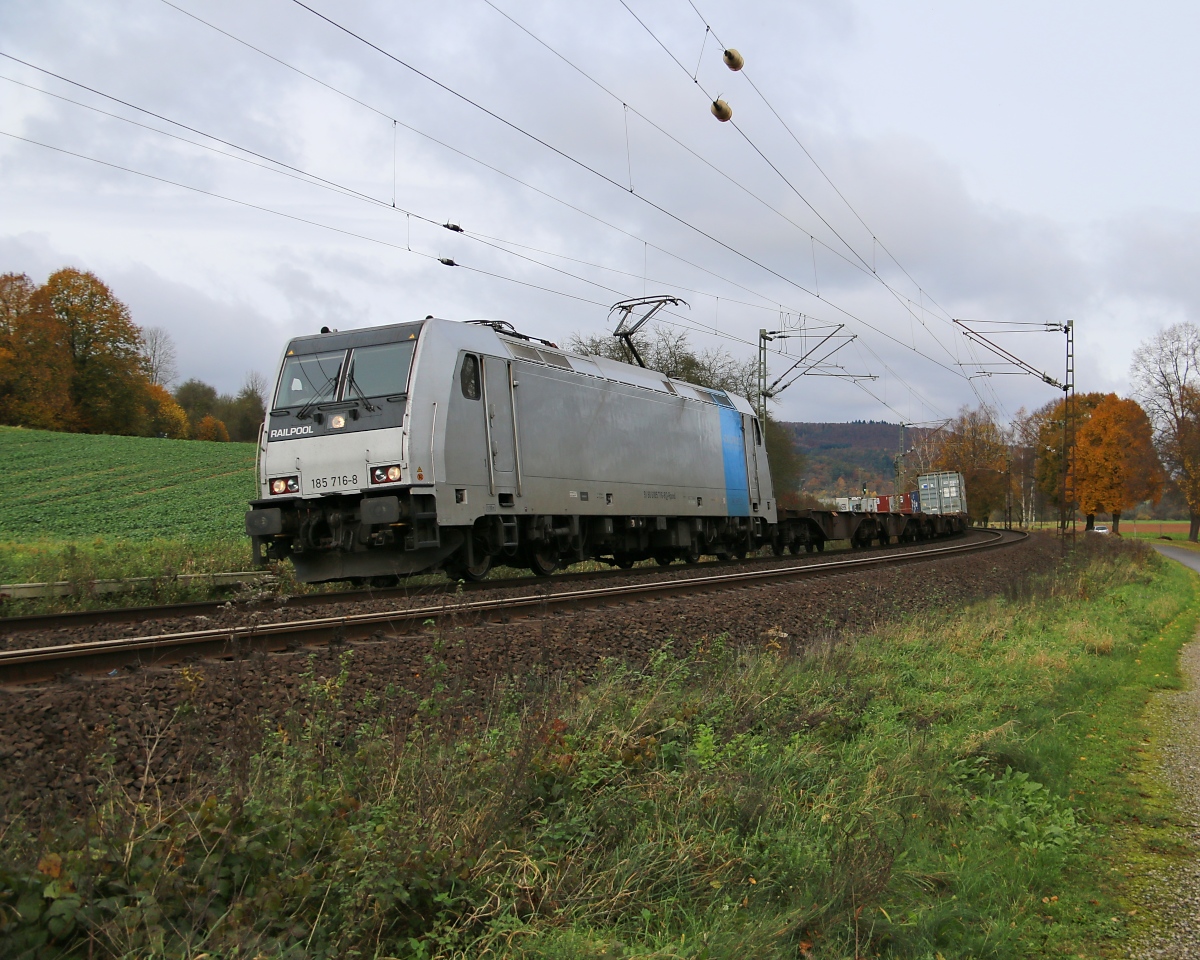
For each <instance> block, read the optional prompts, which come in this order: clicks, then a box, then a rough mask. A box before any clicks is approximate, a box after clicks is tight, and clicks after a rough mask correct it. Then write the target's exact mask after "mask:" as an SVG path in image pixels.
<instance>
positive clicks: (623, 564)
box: [613, 553, 633, 570]
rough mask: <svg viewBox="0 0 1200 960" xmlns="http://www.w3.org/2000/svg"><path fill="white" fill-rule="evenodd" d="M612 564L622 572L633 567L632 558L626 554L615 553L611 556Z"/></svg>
mask: <svg viewBox="0 0 1200 960" xmlns="http://www.w3.org/2000/svg"><path fill="white" fill-rule="evenodd" d="M613 563H615V564H616V565H617V566H618V567H620V568H621V569H622V570H628V569H630V568H631V567H632V566H633V557H631V556H629V554H627V553H617V554H614V555H613Z"/></svg>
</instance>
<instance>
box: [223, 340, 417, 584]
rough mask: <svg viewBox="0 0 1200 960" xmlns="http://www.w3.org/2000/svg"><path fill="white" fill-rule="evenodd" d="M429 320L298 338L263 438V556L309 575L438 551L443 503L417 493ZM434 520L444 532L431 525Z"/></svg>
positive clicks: (338, 574)
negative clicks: (417, 382) (412, 445)
mask: <svg viewBox="0 0 1200 960" xmlns="http://www.w3.org/2000/svg"><path fill="white" fill-rule="evenodd" d="M421 329H422V324H420V323H413V324H397V325H393V326H389V327H380V328H374V329H371V330H362V331H350V332H347V333H336V332H334V333H323V334H321V335H319V336H313V337H301V338H298V339H296V340H293V341H292V342H291V343H289V344H288V346H287V349H286V350H285V352H284V356H283V361H282V363H281V364H280V373H279V379H278V381H277V383H276V386H275V394H274V398H273V403H272V405H271V409H270V411H269V413H268V414H267V420H266V423H265V424H264V425H263V432H262V437H261V439H260V441H259V456H258V483H259V499H257V500H254V501H252V502H251V509H250V511H249V512H248V513H247V514H246V533H247V535H249V536H250V538H251V541H252V543H253V546H254V556H255V561H256V562H257V563H259V564H263V563H266V562H267V561H268V560H284V559H290V560H291V561H292V563H293V565H294V567H295V569H296V575H297V577H298V578H299V579H300V580H302V581H306V582H317V581H324V580H340V579H360V578H361V579H369V578H374V577H381V576H395V575H398V574H403V573H407V572H410V571H411V570H415V569H421V568H423V567H425V566H428V565H429V564H430V562H431V561H432V562H436V560H437V559H438V556H437V554H438V553H439V552H440V551H439V550H438V539H439V538H438V534H437V529H436V520H435V519H433V521H432V523H431V522H430V521H431V518H430V517H429V516H427V514H429V513H433V512H434V511H433V507H432V504H426V503H424V500H426V499H429V500H432V498H431V497H430V498H424V497H421V496H420V495H418V494H414V492H413V490H412V487H413V484H414V483H415V484H422V483H423V482H424V481H425V477H424V476H423V473H424V470H425V468H424V466H423V465H420V466H418V467H416V468H415V469H410V466H409V458H408V441H409V433H410V430H411V423H410V409H411V404H410V402H409V390H410V383H411V381H412V378H413V374H414V370H415V367H416V364H417V359H418V348H419V346H420V342H421V341H420V333H421ZM431 527H432V531H430V528H431Z"/></svg>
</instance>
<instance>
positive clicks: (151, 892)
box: [0, 541, 1195, 958]
mask: <svg viewBox="0 0 1200 960" xmlns="http://www.w3.org/2000/svg"><path fill="white" fill-rule="evenodd" d="M1193 594H1194V587H1193V581H1192V579H1191V577H1190V576H1189V575H1188V574H1186V573H1185V572H1184V571H1183V570H1181V569H1180V568H1178V567H1177V566H1175V565H1168V564H1166V563H1165V562H1164V561H1161V560H1159V559H1158V558H1157V557H1155V556H1153V555H1151V554H1150V552H1149V551H1146V550H1139V549H1137V548H1130V547H1126V546H1124V545H1122V544H1119V543H1112V542H1108V541H1105V542H1102V543H1095V544H1092V543H1086V544H1081V545H1080V548H1079V549H1078V551H1077V553H1076V555H1075V556H1074V557H1073V558H1072V560H1071V561H1070V562H1068V563H1065V564H1063V565H1061V566H1059V567H1058V568H1057V569H1055V570H1054V571H1053V572H1052V573H1050V574H1049V575H1046V576H1042V577H1035V578H1034V579H1033V580H1031V581H1028V582H1026V583H1024V584H1022V583H1020V582H1015V583H1014V589H1012V590H1010V591H1009V594H1008V595H1007V596H1003V597H994V598H992V599H990V600H984V601H980V602H977V603H974V604H971V605H969V606H967V607H965V608H962V609H958V610H953V611H942V612H933V611H930V610H928V609H926V610H924V611H923V612H922V613H921V614H920V615H919V616H913V615H909V616H901V617H900V618H899V619H891V620H889V621H886V622H884V623H883V624H882V625H880V626H878V627H877V628H876V629H874V630H872V631H870V632H868V633H865V634H863V635H860V636H858V637H850V636H842V637H837V636H835V635H833V634H827V635H826V638H825V640H824V641H814V640H811V639H809V640H807V641H806V642H803V643H800V642H797V637H795V636H789V634H788V631H786V630H784V629H782V628H775V629H774V630H771V629H768V630H766V631H763V632H761V636H760V637H759V638H758V642H757V643H755V644H751V645H744V644H735V643H732V642H730V641H729V640H728V639H727V636H728V635H727V634H726V633H725V631H723V630H722V629H721V626H722V624H721V623H720V622H714V623H713V627H714V629H713V630H711V631H707V632H704V633H703V634H702V633H701V632H700V631H696V632H695V633H694V635H693V634H692V632H691V631H689V634H687V635H679V636H677V637H676V638H675V639H674V640H673V641H671V642H669V643H667V644H662V645H660V646H659V648H658V649H657V651H656V652H654V653H653V654H651V655H650V656H649V657H648V658H647V659H645V660H642V661H640V662H637V663H633V662H625V661H621V660H616V659H613V660H608V661H605V662H603V663H601V664H600V665H599V666H598V668H597V669H596V670H595V671H593V672H592V674H591V676H590V677H587V678H585V677H584V676H583V675H581V674H575V673H563V672H553V671H533V672H525V673H518V674H514V675H513V676H510V677H509V678H508V679H507V680H504V681H502V682H500V683H499V684H498V685H497V687H496V689H495V690H492V691H487V692H486V693H487V696H486V697H481V692H480V691H476V690H473V689H470V688H469V687H466V686H464V684H463V683H462V681H461V674H460V673H458V672H456V669H455V658H454V653H455V646H456V637H455V636H454V634H453V632H452V631H448V632H446V633H445V634H438V635H435V636H433V637H431V642H430V644H429V646H428V647H427V648H426V649H427V652H426V653H425V654H424V655H423V660H422V664H421V665H420V668H419V671H414V672H420V673H422V674H424V677H423V682H422V684H421V686H420V688H419V689H416V688H415V686H414V689H413V690H411V691H409V690H406V689H405V688H406V686H407V685H409V684H412V683H413V682H414V681H413V680H412V678H411V675H410V676H409V677H404V676H397V677H396V679H395V682H394V684H393V685H392V686H390V687H389V688H386V689H380V688H378V687H366V688H364V687H363V686H361V685H360V684H356V676H355V675H356V672H361V670H362V669H363V667H362V664H361V663H360V662H359V659H360V655H359V652H358V651H346V652H345V653H344V654H342V656H341V658H340V661H336V662H335V663H334V665H333V668H332V669H330V668H329V667H328V666H326V664H330V662H331V661H330V659H329V658H322V659H320V660H318V659H316V658H314V659H313V660H312V661H310V664H309V667H308V669H307V670H306V671H305V672H304V674H303V676H301V677H298V678H297V679H296V685H295V688H294V690H295V697H294V699H293V702H292V706H291V707H290V708H289V709H286V710H285V711H283V712H282V713H277V712H272V713H269V716H270V720H269V722H265V721H264V720H260V721H258V723H259V725H260V727H261V729H259V730H258V731H257V732H256V733H255V734H254V735H253V736H249V735H248V736H247V737H246V738H245V740H244V747H243V748H242V749H238V745H236V744H231V745H230V749H229V750H228V752H227V753H226V754H225V755H224V756H223V758H222V761H221V765H220V769H219V770H216V771H214V773H213V775H212V776H210V777H208V778H207V779H206V780H205V781H204V782H203V783H202V784H200V783H198V784H197V788H198V789H197V790H196V791H194V792H192V793H189V794H175V793H172V792H170V791H169V790H167V789H166V785H165V784H163V783H162V782H160V781H159V780H158V779H157V770H158V768H157V767H156V763H157V756H158V753H157V752H158V751H159V750H161V749H162V747H163V744H164V742H165V738H166V735H167V732H168V731H172V735H174V733H175V732H178V731H185V732H186V731H187V730H188V729H189V728H190V727H189V725H195V724H197V723H199V722H202V721H203V718H204V717H205V716H206V706H207V703H208V701H209V699H210V693H211V692H210V691H209V690H208V685H209V681H208V680H206V676H205V674H204V672H203V671H201V670H198V669H194V668H191V667H189V668H186V669H184V670H182V671H179V672H178V673H177V675H176V680H175V682H176V685H177V688H178V699H177V701H176V702H175V705H174V706H173V707H171V709H170V710H169V711H165V710H163V709H162V708H161V707H154V708H148V711H150V712H154V714H155V715H154V716H153V717H147V718H146V722H144V723H143V724H142V725H141V727H140V729H141V731H142V733H141V736H140V739H139V742H138V743H137V744H136V746H137V748H138V750H139V751H140V752H141V755H142V757H143V763H142V764H141V767H140V775H139V776H138V777H136V778H132V779H131V778H129V777H128V776H126V775H124V774H118V773H117V772H116V764H115V762H113V760H112V759H111V758H113V757H114V756H115V755H116V754H117V753H119V752H120V751H121V750H122V749H123V748H122V747H121V746H120V745H118V744H117V743H116V742H113V743H112V744H110V745H109V746H108V747H107V748H102V749H101V755H100V760H101V761H102V762H101V764H100V766H99V767H98V768H97V769H98V770H99V771H100V772H99V775H98V776H97V783H96V784H95V786H94V788H93V789H92V791H91V793H90V795H89V796H90V799H89V813H88V814H87V816H85V817H80V818H76V819H68V818H64V819H62V820H61V821H57V822H56V821H54V820H53V819H52V818H51V819H43V821H42V822H41V825H40V827H39V828H38V829H28V825H27V824H26V823H25V822H24V821H23V820H22V819H21V817H20V816H15V817H14V816H12V814H14V813H16V811H13V810H10V811H9V814H10V815H9V819H8V821H7V825H6V832H5V833H4V835H3V840H2V841H0V842H2V844H3V864H4V866H3V869H0V924H2V926H0V952H4V954H5V955H6V956H9V955H11V956H18V955H20V954H21V952H22V951H28V952H29V953H30V955H34V956H36V955H45V956H53V955H56V954H57V953H59V952H62V951H67V950H73V951H75V952H76V953H77V954H78V955H92V956H146V957H148V956H196V955H199V954H201V953H208V954H209V955H213V956H217V955H221V956H228V955H232V954H233V953H235V952H236V953H237V955H247V956H256V955H262V956H282V955H289V956H291V955H294V956H328V957H334V956H337V957H341V956H350V955H359V956H379V957H388V956H403V957H434V956H444V957H451V956H461V957H479V956H514V957H518V956H519V957H564V958H566V957H613V956H658V957H696V958H700V957H746V956H754V957H797V956H800V957H831V958H832V957H849V956H863V957H866V956H894V957H914V958H925V957H929V958H934V957H937V956H938V955H939V954H940V955H941V956H943V957H946V958H949V957H1034V956H1050V955H1061V953H1062V952H1065V951H1069V952H1071V953H1084V955H1086V956H1095V955H1097V953H1098V952H1100V953H1104V952H1112V954H1113V955H1117V951H1119V948H1120V944H1121V942H1122V937H1123V921H1122V920H1121V919H1120V918H1121V917H1123V916H1124V915H1123V914H1122V913H1120V912H1119V898H1120V896H1121V895H1122V892H1123V887H1122V879H1121V874H1120V871H1119V864H1118V863H1116V862H1114V861H1112V860H1111V857H1112V856H1113V853H1114V850H1113V847H1112V845H1111V841H1110V839H1109V826H1110V825H1111V824H1112V823H1113V822H1115V821H1119V820H1122V819H1126V818H1129V817H1131V816H1134V815H1136V813H1137V811H1138V805H1139V803H1140V802H1141V801H1140V798H1139V796H1138V793H1137V791H1136V790H1134V789H1132V788H1131V787H1130V783H1129V781H1128V777H1127V771H1126V765H1127V763H1128V761H1129V756H1130V754H1129V751H1130V749H1136V746H1135V745H1136V744H1137V743H1138V742H1139V740H1140V737H1141V733H1140V728H1139V723H1140V721H1139V720H1138V716H1139V714H1140V710H1141V705H1142V703H1143V700H1144V697H1145V695H1146V692H1147V690H1149V689H1151V688H1153V687H1155V686H1167V685H1171V684H1173V683H1175V682H1176V680H1175V672H1174V654H1175V651H1176V650H1177V648H1178V645H1179V643H1180V642H1181V641H1182V640H1183V639H1185V638H1187V637H1189V636H1190V635H1191V630H1192V627H1193V626H1194V622H1195V603H1194V598H1193ZM399 703H404V704H405V705H406V706H405V709H404V710H403V711H398V710H396V709H393V708H390V707H389V705H395V704H399ZM481 704H482V705H483V706H482V708H481V706H480V705H481ZM267 715H268V714H267V713H266V711H264V713H263V716H264V717H265V716H267ZM53 723H54V719H53V717H48V718H47V724H48V725H53ZM124 729H125V728H123V727H120V726H119V725H117V724H114V726H113V728H112V730H113V733H112V736H113V737H118V736H120V737H127V734H126V733H123V732H118V731H124ZM156 731H157V732H156ZM192 732H193V734H195V735H196V736H197V737H199V736H202V731H200V730H196V729H193V731H192ZM105 756H107V757H109V758H110V759H109V761H108V766H107V767H105V766H104V762H103V761H104V757H105ZM106 769H107V770H108V771H109V773H108V774H107V775H106V774H105V773H104V771H105V770H106ZM1114 917H1116V918H1117V919H1116V920H1114V919H1112V918H1114Z"/></svg>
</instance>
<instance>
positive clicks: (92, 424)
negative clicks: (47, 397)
mask: <svg viewBox="0 0 1200 960" xmlns="http://www.w3.org/2000/svg"><path fill="white" fill-rule="evenodd" d="M29 306H30V312H31V314H33V316H34V317H35V318H36V320H37V322H39V323H40V324H44V325H45V326H46V327H47V328H48V329H56V339H58V340H60V341H61V342H62V343H64V344H65V345H66V348H67V351H68V354H69V356H70V360H71V373H70V379H69V383H68V392H69V397H70V402H71V406H72V407H73V413H74V419H75V427H76V429H78V430H80V431H82V432H84V433H125V434H138V433H145V432H146V430H147V425H146V402H147V396H146V386H147V383H148V381H147V379H146V376H145V373H144V372H143V370H142V346H143V344H142V333H141V330H140V329H139V328H138V326H137V324H135V323H134V322H133V320H132V319H131V318H130V315H129V308H128V307H126V306H125V304H123V303H122V302H121V301H120V300H118V299H117V298H116V297H115V296H114V295H113V292H112V291H111V290H110V289H109V288H108V286H107V285H106V284H105V283H104V282H103V281H102V280H101V279H100V278H99V277H97V276H96V275H95V274H94V273H88V272H85V271H81V270H76V269H74V268H71V267H67V268H65V269H63V270H56V271H55V272H54V273H52V274H51V275H50V278H49V279H48V280H47V281H46V282H45V283H44V284H43V285H42V286H40V287H38V288H37V290H36V291H34V294H33V296H32V298H31V299H30V304H29Z"/></svg>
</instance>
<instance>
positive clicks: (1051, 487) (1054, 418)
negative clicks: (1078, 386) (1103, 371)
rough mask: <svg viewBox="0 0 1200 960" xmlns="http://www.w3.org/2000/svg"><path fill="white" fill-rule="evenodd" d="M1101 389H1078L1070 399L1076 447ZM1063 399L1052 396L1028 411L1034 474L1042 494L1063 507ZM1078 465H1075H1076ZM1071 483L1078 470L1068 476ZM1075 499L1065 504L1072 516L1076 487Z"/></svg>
mask: <svg viewBox="0 0 1200 960" xmlns="http://www.w3.org/2000/svg"><path fill="white" fill-rule="evenodd" d="M1106 396H1107V394H1104V393H1095V392H1093V393H1078V394H1076V395H1075V397H1074V399H1073V403H1072V408H1073V414H1072V419H1073V420H1074V421H1075V424H1074V426H1075V437H1076V450H1078V438H1079V431H1080V429H1081V428H1082V427H1083V426H1084V425H1085V424H1087V422H1088V420H1089V419H1090V418H1091V415H1092V411H1093V410H1095V409H1096V407H1097V406H1098V405H1099V404H1100V403H1101V402H1102V401H1103V400H1104V398H1105V397H1106ZM1066 409H1067V405H1066V400H1065V399H1060V400H1052V401H1051V402H1050V403H1047V404H1046V405H1045V406H1042V407H1039V408H1038V409H1037V410H1035V411H1034V412H1033V413H1032V414H1031V415H1030V420H1031V422H1030V424H1029V427H1028V429H1029V432H1031V433H1033V434H1034V435H1035V436H1036V441H1035V443H1036V457H1035V461H1034V476H1035V478H1036V481H1037V487H1038V489H1039V490H1040V491H1041V493H1042V495H1043V496H1044V497H1045V498H1046V499H1047V500H1048V501H1049V502H1050V503H1051V504H1052V505H1053V506H1055V507H1059V508H1061V507H1062V500H1063V418H1064V417H1065V416H1066ZM1077 469H1078V465H1077ZM1071 480H1072V486H1073V487H1075V486H1077V485H1078V474H1076V475H1073V476H1072V477H1071ZM1075 493H1076V495H1075V497H1074V502H1072V503H1070V504H1068V505H1067V511H1068V515H1069V516H1070V517H1074V515H1075V509H1076V507H1077V506H1078V501H1079V496H1078V493H1079V491H1078V490H1076V491H1075Z"/></svg>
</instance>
